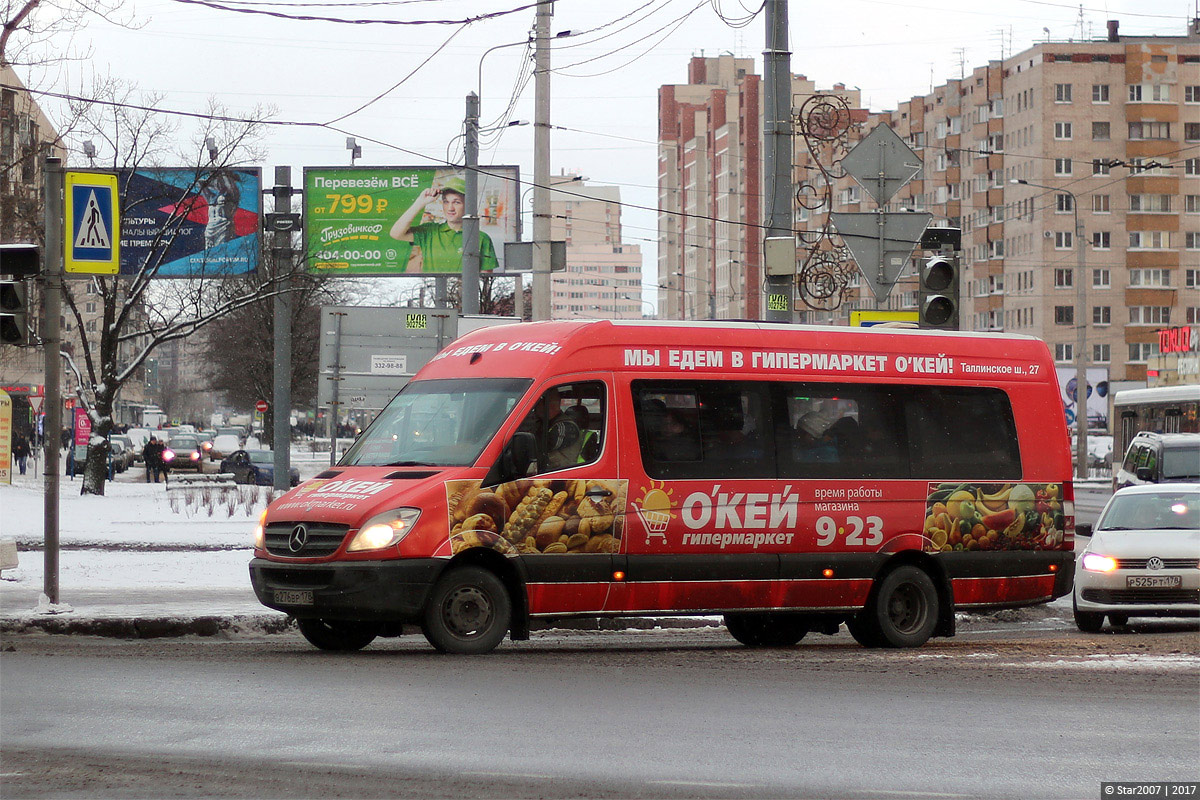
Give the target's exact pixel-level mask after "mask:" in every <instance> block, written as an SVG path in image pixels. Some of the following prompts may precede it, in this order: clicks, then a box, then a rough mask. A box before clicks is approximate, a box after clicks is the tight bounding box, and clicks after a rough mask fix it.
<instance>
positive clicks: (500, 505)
mask: <svg viewBox="0 0 1200 800" xmlns="http://www.w3.org/2000/svg"><path fill="white" fill-rule="evenodd" d="M628 488H629V482H628V481H623V480H594V479H588V480H520V481H511V482H509V483H502V484H500V485H499V486H496V487H492V488H489V489H481V488H480V485H479V481H448V482H447V483H446V502H447V507H448V508H449V523H450V552H452V553H460V552H462V551H463V550H466V549H467V548H469V547H488V548H491V549H493V550H497V551H499V552H501V553H505V554H507V555H518V554H521V555H542V554H556V553H561V554H568V555H570V554H575V553H617V552H620V549H621V530H622V528H623V527H624V521H625V498H626V495H627V494H628Z"/></svg>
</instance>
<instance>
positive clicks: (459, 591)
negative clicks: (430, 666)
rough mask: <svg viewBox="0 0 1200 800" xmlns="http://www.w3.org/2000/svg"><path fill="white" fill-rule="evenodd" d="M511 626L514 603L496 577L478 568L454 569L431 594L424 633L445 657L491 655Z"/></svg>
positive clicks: (423, 624)
mask: <svg viewBox="0 0 1200 800" xmlns="http://www.w3.org/2000/svg"><path fill="white" fill-rule="evenodd" d="M511 623H512V599H511V598H510V597H509V596H508V590H507V589H506V588H504V584H503V583H502V582H501V581H500V579H499V578H498V577H496V574H495V573H493V572H491V571H489V570H486V569H483V568H482V567H475V566H461V567H451V568H450V569H448V570H446V572H445V573H444V574H443V575H442V577H441V578H439V579H438V582H437V583H435V584H434V586H433V591H432V592H430V595H429V600H428V602H427V603H426V605H425V611H424V615H423V619H422V624H421V630H422V632H424V634H425V638H426V639H428V640H429V643H430V644H431V645H433V646H434V648H435V649H437V650H439V651H441V652H443V653H461V654H466V655H477V654H481V653H488V652H491V651H492V650H494V649H495V648H496V645H498V644H500V642H501V640H503V639H504V634H506V633H507V632H508V628H509V625H510V624H511Z"/></svg>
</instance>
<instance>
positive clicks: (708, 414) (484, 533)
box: [250, 321, 1075, 653]
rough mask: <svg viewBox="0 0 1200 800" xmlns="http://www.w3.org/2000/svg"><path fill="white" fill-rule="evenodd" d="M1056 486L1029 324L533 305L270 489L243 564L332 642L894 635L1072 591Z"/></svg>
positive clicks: (429, 370)
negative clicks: (1016, 329)
mask: <svg viewBox="0 0 1200 800" xmlns="http://www.w3.org/2000/svg"><path fill="white" fill-rule="evenodd" d="M1073 500H1074V493H1073V487H1072V484H1071V456H1070V451H1069V444H1068V436H1067V430H1066V425H1065V422H1064V415H1063V413H1062V403H1061V401H1060V399H1059V392H1058V385H1057V377H1056V373H1055V369H1054V363H1053V361H1052V360H1051V358H1050V354H1049V352H1048V351H1047V348H1046V345H1045V343H1044V342H1042V341H1040V340H1038V339H1034V338H1030V337H1023V336H1010V335H996V334H985V333H944V332H933V331H918V330H896V329H892V330H887V331H878V330H876V331H872V330H870V329H856V328H821V327H809V326H795V325H780V324H772V323H756V322H713V323H686V324H684V323H669V322H644V321H630V322H613V321H588V322H538V323H525V324H515V325H505V326H499V327H490V328H485V329H483V330H479V331H475V332H473V333H470V334H468V335H467V336H464V337H463V338H461V339H459V340H457V341H455V342H454V343H453V344H452V345H450V346H449V347H448V348H446V349H445V350H443V351H442V352H440V353H439V354H438V355H437V356H435V357H434V358H433V360H432V361H430V363H429V364H427V365H426V366H425V367H423V368H422V369H421V370H420V371H419V372H418V373H417V374H416V375H415V376H414V377H413V379H412V380H411V381H410V382H409V383H408V384H407V385H405V386H404V388H403V389H402V390H401V391H400V392H399V394H397V395H396V397H395V398H394V399H393V400H392V401H391V403H390V404H389V405H388V406H387V407H386V408H385V409H384V410H383V411H382V412H381V413H380V414H379V416H378V417H377V418H376V419H375V421H374V422H373V423H372V424H371V426H370V427H369V428H368V429H367V430H366V431H365V432H364V433H363V434H362V435H361V437H360V438H359V439H358V440H357V441H356V442H355V443H354V445H353V446H352V447H351V448H350V449H349V450H347V452H346V453H345V455H344V456H343V457H342V459H341V460H340V462H339V463H338V464H337V466H335V467H333V468H331V469H329V470H328V471H326V472H323V473H321V474H319V475H317V476H316V478H315V479H314V480H310V481H307V482H305V483H303V484H301V485H300V486H299V487H297V488H295V489H292V490H291V491H289V492H288V493H287V494H285V495H283V496H282V497H280V498H279V499H277V500H276V501H275V502H273V503H272V504H271V505H270V506H269V507H268V508H267V510H266V511H265V512H264V513H263V516H262V519H261V521H260V524H259V526H258V528H257V530H256V534H255V557H254V560H253V561H252V562H251V564H250V573H251V578H252V582H253V585H254V590H255V592H256V594H257V596H258V598H259V600H261V601H262V602H263V603H264V604H265V605H267V606H270V607H271V608H275V609H279V610H282V611H285V612H287V613H288V614H290V615H292V616H293V617H295V619H296V620H297V623H298V625H299V628H300V631H301V632H302V633H303V635H304V636H305V637H306V638H307V639H308V640H309V641H310V642H311V643H312V644H314V645H315V646H317V647H320V648H324V649H329V650H356V649H360V648H362V647H365V646H366V645H368V644H369V643H370V642H372V641H373V640H374V639H375V638H376V637H379V636H396V635H400V633H401V632H402V631H403V630H404V627H405V625H409V626H411V625H412V624H417V625H420V627H421V630H422V631H423V632H424V634H425V636H426V638H427V639H428V640H429V642H430V643H431V644H432V645H433V646H434V647H435V648H437V649H438V650H441V651H444V652H452V653H482V652H487V651H490V650H491V649H493V648H494V647H496V645H497V644H499V643H500V642H501V641H502V640H503V638H504V636H505V635H506V634H507V635H511V637H512V638H513V639H514V640H520V639H526V638H528V636H529V630H530V623H531V620H534V619H538V620H549V621H552V620H555V619H560V618H565V617H573V616H575V617H578V616H584V617H598V616H634V615H646V614H653V615H671V614H676V615H698V614H700V615H718V614H719V615H723V616H724V621H725V625H726V626H727V627H728V629H729V632H730V634H732V635H733V637H734V638H735V639H737V640H738V641H739V642H742V643H744V644H746V645H750V646H789V645H793V644H795V643H796V642H798V641H799V640H800V639H801V637H803V636H804V635H805V634H806V633H808V632H809V631H818V632H822V633H833V632H835V631H837V630H838V628H839V626H840V625H841V624H842V623H845V624H846V625H847V627H848V628H849V630H850V632H851V634H852V635H853V636H854V638H855V639H857V640H858V641H859V642H860V643H862V644H863V645H865V646H869V647H912V646H918V645H921V644H922V643H924V642H925V641H926V640H928V639H929V638H930V637H931V636H952V635H953V634H954V613H955V611H956V610H963V609H998V608H1009V607H1015V606H1022V605H1029V604H1035V603H1044V602H1047V601H1050V600H1052V599H1054V598H1056V597H1060V596H1062V595H1065V594H1067V593H1068V592H1069V591H1070V590H1071V583H1072V578H1073V574H1074V557H1073V550H1074V527H1075V520H1074V507H1073ZM410 629H411V628H410Z"/></svg>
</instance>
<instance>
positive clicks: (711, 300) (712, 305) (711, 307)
mask: <svg viewBox="0 0 1200 800" xmlns="http://www.w3.org/2000/svg"><path fill="white" fill-rule="evenodd" d="M672 274H674V275H675V276H676V277H678V278H680V279H682V280H683V281H684V283H685V284H686V282H687V279H688V278H689V277H690V278H691V279H692V280H694V281H701V282H702V283H703V284H704V285H705V286H707V287H708V318H709V319H716V318H717V293H716V292H715V291H714V290H713V285H712V282H711V281H709V280H708V279H707V278H701V277H700V276H699V275H691V276H688V275H685V274H683V271H682V270H675V272H674V273H672ZM695 313H696V298H695V296H694V295H693V297H692V314H693V315H694V314H695Z"/></svg>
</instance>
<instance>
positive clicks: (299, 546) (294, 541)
mask: <svg viewBox="0 0 1200 800" xmlns="http://www.w3.org/2000/svg"><path fill="white" fill-rule="evenodd" d="M307 543H308V528H306V527H304V526H303V525H297V526H296V527H294V528H292V533H291V535H290V536H288V549H289V550H291V551H292V552H293V553H299V552H300V551H301V550H303V549H304V545H306V544H307Z"/></svg>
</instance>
